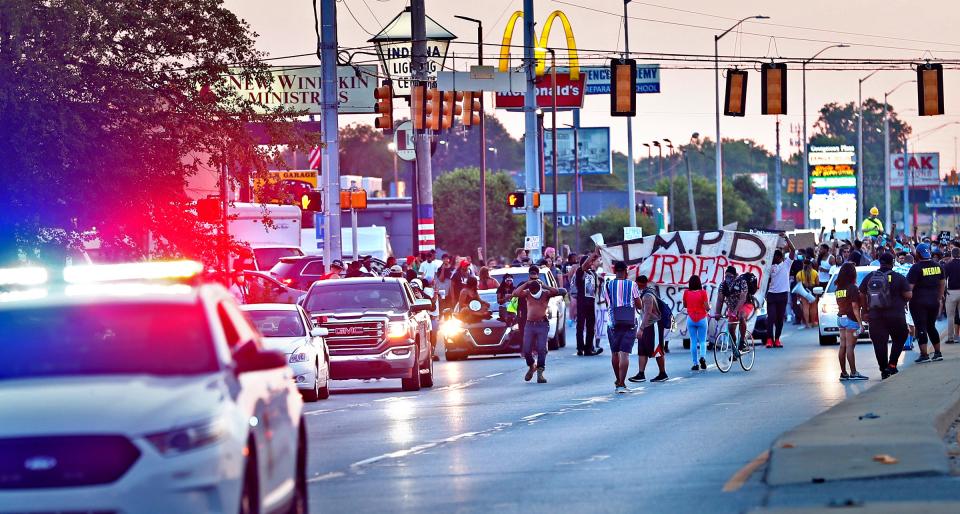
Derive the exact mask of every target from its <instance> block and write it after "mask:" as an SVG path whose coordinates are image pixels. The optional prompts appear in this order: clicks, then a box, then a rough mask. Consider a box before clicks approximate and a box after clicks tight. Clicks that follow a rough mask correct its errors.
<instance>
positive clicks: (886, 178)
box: [883, 80, 916, 234]
mask: <svg viewBox="0 0 960 514" xmlns="http://www.w3.org/2000/svg"><path fill="white" fill-rule="evenodd" d="M912 82H916V80H905V81H903V82H901V83H899V84H897V85H896V86H894V88H893V89H891V90H890V91H887V92H886V93H884V94H883V217H884V220H883V221H884V225H883V226H884V227H885V228H886V229H887V230H890V226H891V224H890V221H891V220H890V218H891V216H893V214H892V213H891V212H890V106H889V105H888V104H887V98H888V97H889V96H890V95H891V94H893V92H894V91H896V90H898V89H900V87H901V86H903V85H906V84H910V83H912ZM903 173H904V175H906V174H907V166H904V169H903ZM903 222H904V227H903V229H904V230H903V232H904V234H906V233H907V230H909V229H910V227H908V226H906V222H907V220H906V219H904V220H903Z"/></svg>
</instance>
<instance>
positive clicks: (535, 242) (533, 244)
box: [523, 236, 540, 250]
mask: <svg viewBox="0 0 960 514" xmlns="http://www.w3.org/2000/svg"><path fill="white" fill-rule="evenodd" d="M523 249H524V250H539V249H540V236H527V237H525V238H524V239H523Z"/></svg>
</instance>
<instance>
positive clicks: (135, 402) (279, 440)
mask: <svg viewBox="0 0 960 514" xmlns="http://www.w3.org/2000/svg"><path fill="white" fill-rule="evenodd" d="M154 264H155V263H142V264H139V265H137V264H122V265H104V266H83V267H80V268H73V269H71V268H70V267H68V268H66V269H65V270H64V271H63V277H64V279H65V280H66V281H67V282H68V284H67V286H66V287H62V286H54V285H49V286H48V285H36V284H33V285H32V286H31V287H32V289H30V290H26V291H13V292H12V294H10V293H0V326H2V327H3V330H2V331H0V362H2V363H3V364H2V365H0V383H2V385H3V387H0V419H2V420H3V422H2V423H0V505H2V507H0V510H3V511H4V512H117V513H119V512H123V513H128V514H138V513H156V512H164V513H167V512H169V513H173V512H223V513H237V512H241V513H244V512H280V511H283V512H306V509H307V497H306V495H307V487H306V485H307V483H306V459H307V437H306V428H305V423H304V420H303V416H302V410H303V401H302V400H301V398H300V394H299V393H298V392H297V390H296V388H295V387H294V385H293V380H292V375H293V373H292V371H291V370H290V368H289V367H288V366H287V359H286V358H285V357H284V356H283V354H281V353H279V352H275V351H271V350H269V349H267V348H266V347H265V346H264V344H263V341H262V339H261V337H260V335H259V334H258V333H257V331H256V330H255V329H254V328H253V326H251V325H250V323H249V322H248V320H247V317H246V316H245V315H244V314H243V312H241V310H240V308H239V307H238V306H237V304H236V302H235V300H234V299H233V297H232V296H231V295H230V294H229V293H228V292H227V291H226V290H225V289H224V288H223V287H222V286H220V285H217V284H212V285H199V286H190V285H187V284H182V283H176V284H166V283H164V284H160V283H154V282H150V283H146V282H138V281H133V280H131V276H132V275H135V274H136V273H135V272H136V271H137V270H144V273H143V276H144V277H151V278H156V276H157V275H158V273H159V272H161V271H162V272H167V271H171V270H172V269H174V268H179V265H177V263H156V264H158V265H160V266H159V267H158V266H154ZM190 264H193V265H195V270H194V271H193V273H196V272H199V271H200V270H202V266H200V264H198V263H190ZM178 273H179V272H178ZM2 275H3V276H10V275H9V274H2ZM121 276H123V278H124V279H125V281H124V282H123V283H115V282H114V283H103V280H105V279H106V280H110V279H111V278H113V279H114V280H116V277H121ZM178 276H183V273H179V275H178ZM68 277H69V279H68ZM70 282H73V284H70ZM72 285H82V287H71V286H72Z"/></svg>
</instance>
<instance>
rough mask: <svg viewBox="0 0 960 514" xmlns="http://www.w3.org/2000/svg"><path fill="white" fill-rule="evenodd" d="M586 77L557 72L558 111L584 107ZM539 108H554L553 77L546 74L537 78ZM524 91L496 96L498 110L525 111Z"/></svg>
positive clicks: (536, 87) (501, 93) (502, 93)
mask: <svg viewBox="0 0 960 514" xmlns="http://www.w3.org/2000/svg"><path fill="white" fill-rule="evenodd" d="M585 81H586V76H585V75H583V74H582V73H581V74H580V76H579V77H578V78H576V79H572V78H570V75H569V74H566V73H564V74H561V73H559V69H558V70H557V109H579V108H581V107H583V88H584V82H585ZM535 89H536V94H537V107H540V108H542V109H551V108H553V75H552V74H551V73H546V74H544V75H543V76H542V77H537V81H536V84H535ZM523 95H524V91H523V90H522V89H521V90H514V91H508V92H499V93H497V94H496V102H497V109H514V110H519V109H523Z"/></svg>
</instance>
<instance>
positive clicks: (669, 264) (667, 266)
mask: <svg viewBox="0 0 960 514" xmlns="http://www.w3.org/2000/svg"><path fill="white" fill-rule="evenodd" d="M678 262H680V259H679V258H678V257H677V256H676V255H664V256H663V262H662V268H661V269H660V280H657V283H658V284H676V283H677V274H676V270H675V269H674V268H673V266H674V265H675V264H676V263H678ZM667 271H669V273H670V280H667V279H666V275H667Z"/></svg>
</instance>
